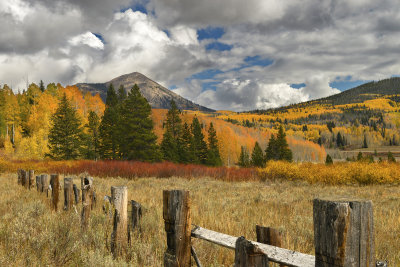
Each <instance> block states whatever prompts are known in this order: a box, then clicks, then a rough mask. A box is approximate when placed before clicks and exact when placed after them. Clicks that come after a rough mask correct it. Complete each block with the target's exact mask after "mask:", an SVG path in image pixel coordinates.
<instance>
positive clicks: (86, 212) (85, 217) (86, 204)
mask: <svg viewBox="0 0 400 267" xmlns="http://www.w3.org/2000/svg"><path fill="white" fill-rule="evenodd" d="M91 190H92V189H91V185H90V184H87V185H84V186H83V187H82V214H81V223H82V228H84V229H86V228H87V227H88V225H89V217H90V210H91V205H92V203H91V202H92V199H91V198H90V191H91Z"/></svg>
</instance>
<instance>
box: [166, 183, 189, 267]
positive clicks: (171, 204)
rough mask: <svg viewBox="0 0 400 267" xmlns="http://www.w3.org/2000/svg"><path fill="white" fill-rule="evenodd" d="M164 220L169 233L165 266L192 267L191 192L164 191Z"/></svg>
mask: <svg viewBox="0 0 400 267" xmlns="http://www.w3.org/2000/svg"><path fill="white" fill-rule="evenodd" d="M163 218H164V222H165V231H166V232H167V250H166V251H165V253H164V266H166V267H178V266H179V267H186V266H191V257H190V253H191V240H190V236H191V224H192V220H191V217H190V196H189V191H183V190H170V191H168V190H164V191H163Z"/></svg>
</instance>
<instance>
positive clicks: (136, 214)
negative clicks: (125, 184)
mask: <svg viewBox="0 0 400 267" xmlns="http://www.w3.org/2000/svg"><path fill="white" fill-rule="evenodd" d="M131 207H132V213H131V228H132V229H131V230H132V231H135V229H138V231H140V220H141V218H142V205H140V203H138V202H136V201H135V200H131Z"/></svg>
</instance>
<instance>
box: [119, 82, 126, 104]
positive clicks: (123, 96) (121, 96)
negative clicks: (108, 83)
mask: <svg viewBox="0 0 400 267" xmlns="http://www.w3.org/2000/svg"><path fill="white" fill-rule="evenodd" d="M126 97H127V94H126V91H125V88H124V86H123V85H122V84H121V85H120V86H119V88H118V102H119V103H123V102H124V100H125V99H126Z"/></svg>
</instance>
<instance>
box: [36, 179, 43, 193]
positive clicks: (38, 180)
mask: <svg viewBox="0 0 400 267" xmlns="http://www.w3.org/2000/svg"><path fill="white" fill-rule="evenodd" d="M41 188H42V184H41V181H40V175H36V190H37V191H38V192H40V189H41Z"/></svg>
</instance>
